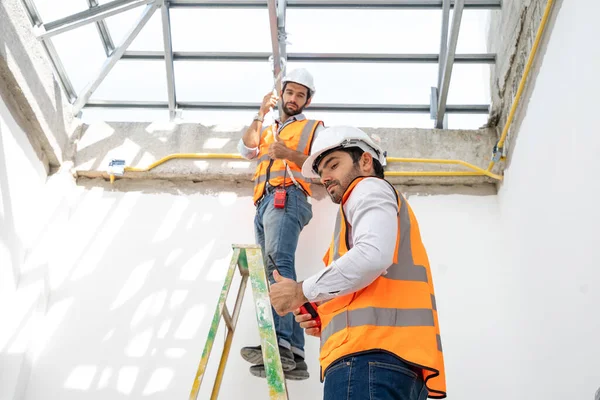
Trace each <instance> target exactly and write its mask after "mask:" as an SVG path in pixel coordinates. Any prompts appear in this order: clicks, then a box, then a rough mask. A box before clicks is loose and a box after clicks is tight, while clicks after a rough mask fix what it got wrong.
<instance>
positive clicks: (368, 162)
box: [360, 151, 373, 173]
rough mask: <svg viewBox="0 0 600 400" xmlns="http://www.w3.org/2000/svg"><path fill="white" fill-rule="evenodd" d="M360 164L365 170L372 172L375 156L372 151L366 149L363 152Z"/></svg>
mask: <svg viewBox="0 0 600 400" xmlns="http://www.w3.org/2000/svg"><path fill="white" fill-rule="evenodd" d="M360 166H361V169H362V170H363V172H365V173H371V170H372V169H373V156H372V155H371V153H368V152H366V151H365V152H364V153H362V156H361V157H360Z"/></svg>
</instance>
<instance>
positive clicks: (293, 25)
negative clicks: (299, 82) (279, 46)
mask: <svg viewBox="0 0 600 400" xmlns="http://www.w3.org/2000/svg"><path fill="white" fill-rule="evenodd" d="M441 18H442V14H441V11H439V10H386V11H376V10H361V9H356V10H305V9H289V10H287V14H286V19H287V21H286V31H287V34H288V42H289V45H288V52H289V53H293V52H300V53H320V52H326V53H327V52H329V53H415V54H420V53H438V52H439V50H440V23H441Z"/></svg>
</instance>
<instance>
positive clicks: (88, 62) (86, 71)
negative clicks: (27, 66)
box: [52, 24, 106, 93]
mask: <svg viewBox="0 0 600 400" xmlns="http://www.w3.org/2000/svg"><path fill="white" fill-rule="evenodd" d="M52 42H53V43H54V47H55V48H56V51H57V52H58V54H59V57H60V61H61V62H62V64H63V66H64V67H65V70H66V71H67V76H68V78H69V80H70V81H71V84H72V85H73V88H74V89H75V91H76V92H77V93H80V92H81V90H82V89H83V88H84V87H85V85H87V84H88V82H90V81H92V80H93V79H95V78H96V76H97V75H98V71H99V70H100V68H101V67H102V64H103V63H104V60H106V53H105V52H104V47H102V42H101V41H100V37H99V36H98V31H97V29H96V26H95V25H94V24H88V25H85V26H81V27H79V28H77V29H73V30H70V31H67V32H63V33H61V34H59V35H56V36H54V37H52ZM82 60H85V62H82Z"/></svg>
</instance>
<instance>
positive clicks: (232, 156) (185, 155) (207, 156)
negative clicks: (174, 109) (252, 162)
mask: <svg viewBox="0 0 600 400" xmlns="http://www.w3.org/2000/svg"><path fill="white" fill-rule="evenodd" d="M176 158H177V159H197V160H209V159H225V160H244V158H243V157H242V156H241V155H239V154H233V153H222V154H219V153H173V154H169V155H168V156H166V157H163V158H161V159H160V160H157V161H155V162H153V163H152V164H150V165H149V166H147V167H146V168H136V167H125V171H129V172H148V171H150V170H151V169H154V168H156V167H158V166H159V165H161V164H164V163H166V162H167V161H169V160H173V159H176ZM114 181H115V176H114V175H110V183H113V182H114Z"/></svg>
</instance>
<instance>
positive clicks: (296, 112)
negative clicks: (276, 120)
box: [283, 101, 304, 117]
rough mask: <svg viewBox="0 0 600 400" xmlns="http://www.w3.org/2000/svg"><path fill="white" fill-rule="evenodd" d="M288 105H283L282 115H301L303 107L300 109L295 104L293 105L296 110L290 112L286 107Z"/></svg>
mask: <svg viewBox="0 0 600 400" xmlns="http://www.w3.org/2000/svg"><path fill="white" fill-rule="evenodd" d="M289 104H290V102H289V101H288V102H287V103H285V104H284V105H283V112H284V113H285V114H286V115H287V116H288V117H293V116H294V115H298V114H300V113H301V112H302V111H303V110H304V107H300V106H298V104H295V103H294V105H295V106H296V109H295V110H292V109H290V108H289V107H288V105H289Z"/></svg>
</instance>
